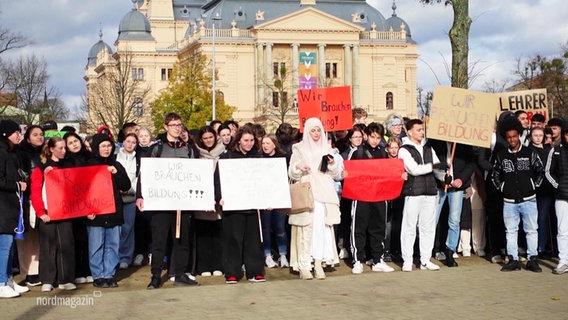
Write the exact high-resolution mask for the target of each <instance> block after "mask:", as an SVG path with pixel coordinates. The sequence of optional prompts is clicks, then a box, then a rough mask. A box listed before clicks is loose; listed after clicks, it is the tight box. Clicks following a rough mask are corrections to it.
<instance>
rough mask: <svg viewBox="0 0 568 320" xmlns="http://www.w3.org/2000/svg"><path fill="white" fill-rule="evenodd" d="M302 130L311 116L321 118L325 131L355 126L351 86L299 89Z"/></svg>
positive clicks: (299, 113)
mask: <svg viewBox="0 0 568 320" xmlns="http://www.w3.org/2000/svg"><path fill="white" fill-rule="evenodd" d="M298 116H299V118H300V132H304V123H306V120H308V119H309V118H319V119H320V120H321V123H322V124H323V128H324V130H325V131H336V130H349V129H351V128H353V114H352V113H351V87H331V88H319V89H304V90H298Z"/></svg>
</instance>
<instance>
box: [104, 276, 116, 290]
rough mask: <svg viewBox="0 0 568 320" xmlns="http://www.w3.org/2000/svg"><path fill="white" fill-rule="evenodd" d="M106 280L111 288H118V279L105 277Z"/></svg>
mask: <svg viewBox="0 0 568 320" xmlns="http://www.w3.org/2000/svg"><path fill="white" fill-rule="evenodd" d="M105 280H106V283H107V285H108V287H109V288H117V287H118V283H117V282H116V279H114V278H108V279H105Z"/></svg>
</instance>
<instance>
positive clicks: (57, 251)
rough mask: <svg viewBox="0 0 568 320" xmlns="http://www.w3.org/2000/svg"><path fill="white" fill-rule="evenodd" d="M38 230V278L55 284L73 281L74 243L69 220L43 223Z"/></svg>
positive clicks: (46, 282) (38, 220) (40, 223)
mask: <svg viewBox="0 0 568 320" xmlns="http://www.w3.org/2000/svg"><path fill="white" fill-rule="evenodd" d="M37 223H38V231H39V280H40V281H41V283H43V284H51V285H55V283H56V281H57V283H59V284H64V283H69V282H75V245H74V238H73V225H72V222H71V221H70V220H63V221H52V222H48V223H44V222H43V221H42V220H41V219H37Z"/></svg>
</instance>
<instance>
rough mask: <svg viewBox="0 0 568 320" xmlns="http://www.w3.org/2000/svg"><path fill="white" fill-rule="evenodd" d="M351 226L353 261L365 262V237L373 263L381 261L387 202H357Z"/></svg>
mask: <svg viewBox="0 0 568 320" xmlns="http://www.w3.org/2000/svg"><path fill="white" fill-rule="evenodd" d="M355 206H356V209H355V216H354V217H353V222H352V226H351V245H352V247H353V258H354V260H355V261H360V262H365V260H366V255H365V244H366V243H367V235H368V240H369V243H368V245H369V252H370V254H371V258H372V259H373V263H378V262H380V261H381V259H382V257H383V252H384V241H385V237H386V225H387V202H386V201H380V202H365V201H357V202H356V204H355Z"/></svg>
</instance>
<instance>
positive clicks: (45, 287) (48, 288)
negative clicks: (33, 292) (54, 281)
mask: <svg viewBox="0 0 568 320" xmlns="http://www.w3.org/2000/svg"><path fill="white" fill-rule="evenodd" d="M51 290H53V286H52V285H50V284H42V285H41V291H42V292H49V291H51Z"/></svg>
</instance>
